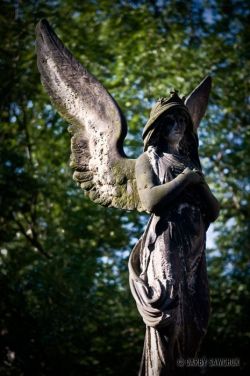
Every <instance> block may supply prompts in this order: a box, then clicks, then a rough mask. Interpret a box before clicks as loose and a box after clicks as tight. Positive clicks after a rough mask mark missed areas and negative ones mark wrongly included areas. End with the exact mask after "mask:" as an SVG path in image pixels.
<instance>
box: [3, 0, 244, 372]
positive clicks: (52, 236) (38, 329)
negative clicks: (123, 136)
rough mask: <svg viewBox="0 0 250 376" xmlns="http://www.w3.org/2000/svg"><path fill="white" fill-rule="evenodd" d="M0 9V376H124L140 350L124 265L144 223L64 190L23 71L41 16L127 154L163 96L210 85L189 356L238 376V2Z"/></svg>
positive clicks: (65, 177)
mask: <svg viewBox="0 0 250 376" xmlns="http://www.w3.org/2000/svg"><path fill="white" fill-rule="evenodd" d="M1 8H2V11H1V15H0V20H1V23H0V25H1V26H0V28H1V55H0V75H1V89H0V90H1V96H0V97H1V105H0V106H1V115H0V116H1V133H0V137H1V161H2V164H1V175H0V189H1V214H0V223H1V228H0V237H1V258H0V263H1V287H2V288H1V316H0V317H1V319H0V320H1V337H0V338H1V361H2V362H1V364H2V365H1V366H0V374H1V375H11V376H12V375H13V376H14V375H39V376H45V375H46V376H47V375H54V374H60V375H70V376H77V375H83V374H84V375H100V376H101V375H135V374H136V372H137V369H138V367H139V360H140V354H141V351H142V345H143V335H144V326H143V323H141V320H140V318H139V315H138V313H137V311H136V308H135V304H134V302H133V299H132V297H131V295H130V292H129V289H128V282H127V278H128V272H127V265H126V264H127V257H128V254H129V251H130V249H131V248H132V246H133V244H134V243H135V242H136V239H137V238H138V237H139V236H140V234H141V233H142V230H143V226H144V224H145V217H143V216H140V215H138V214H137V213H125V212H122V211H119V210H111V209H105V208H102V207H98V206H95V205H93V204H92V203H91V202H90V201H89V200H88V199H87V198H85V197H84V194H83V193H82V192H81V191H80V189H79V188H77V187H76V186H75V184H74V182H73V181H72V178H71V174H72V172H71V171H70V169H69V167H68V160H69V152H70V148H69V136H68V134H67V124H66V123H65V122H64V121H63V120H62V119H61V118H60V117H59V115H58V114H56V113H55V111H54V110H53V108H52V107H51V105H50V102H49V100H48V97H47V95H46V94H45V92H44V90H43V89H42V87H41V84H40V78H39V74H38V70H37V68H36V56H35V42H34V39H35V35H34V28H35V25H36V23H37V22H38V21H39V19H41V18H43V17H46V18H47V19H48V20H49V21H50V22H51V24H52V26H53V27H55V29H56V32H57V33H58V34H59V36H60V37H61V38H62V40H63V41H64V43H65V44H66V45H67V47H69V49H70V50H71V51H72V52H73V54H74V55H75V56H76V57H77V58H78V59H79V60H80V61H81V62H82V63H83V65H85V66H86V68H87V69H89V70H90V72H91V73H93V74H94V75H96V77H98V79H99V80H100V81H101V82H102V83H103V84H104V85H105V86H106V87H107V88H108V90H109V91H110V92H111V93H112V94H113V96H114V97H115V98H116V100H117V101H118V103H119V104H120V106H121V108H122V109H123V111H124V113H125V115H126V117H127V119H128V123H129V134H128V137H127V141H126V150H127V151H128V154H129V155H132V156H137V155H139V153H140V152H141V151H142V142H141V132H142V128H143V125H144V124H145V121H146V119H147V117H148V113H149V109H150V107H151V106H152V104H153V103H154V101H155V100H156V99H157V98H158V97H161V96H167V95H168V92H169V90H170V89H171V88H172V87H175V88H176V89H179V90H180V91H181V93H182V94H183V95H184V94H188V93H189V92H190V91H191V90H192V89H193V88H194V87H195V86H196V85H197V84H198V82H199V81H200V80H201V79H202V78H203V77H204V76H205V75H206V74H211V75H212V77H213V81H214V85H213V90H212V96H211V101H210V106H209V109H208V115H207V116H206V117H205V119H204V120H203V122H202V124H201V127H200V154H201V156H202V162H203V166H204V171H205V173H206V176H207V179H208V181H209V183H210V185H211V186H212V188H213V189H214V191H215V193H216V195H217V197H218V199H219V200H220V202H221V214H220V217H219V219H218V221H217V222H216V224H215V225H214V234H215V236H216V239H215V245H214V247H213V249H209V250H208V271H209V280H210V288H211V303H212V315H211V321H210V326H209V330H208V334H207V337H206V340H205V342H204V344H203V347H202V349H201V354H203V355H205V356H207V357H239V358H240V360H241V368H242V369H241V370H242V372H244V370H246V360H247V349H248V345H249V336H250V333H249V319H248V317H249V303H250V302H249V293H248V290H249V244H250V241H249V238H248V233H249V232H248V231H247V230H248V228H247V225H248V219H249V209H248V194H249V182H248V180H247V176H248V171H249V157H248V153H247V152H248V150H249V113H248V112H247V110H248V109H249V85H248V84H249V82H247V76H248V71H249V51H250V48H249V42H248V41H249V39H250V38H249V25H250V22H249V21H250V20H249V14H250V10H249V8H248V7H247V2H242V1H240V0H230V1H222V0H221V1H219V0H218V1H216V0H207V1H198V0H192V1H189V2H185V1H181V0H169V1H167V0H165V1H147V0H144V1H143V0H137V1H126V0H119V1H116V2H113V1H111V0H100V1H94V0H87V1H84V2H81V1H74V2H72V1H70V0H65V1H56V0H54V1H52V0H47V1H35V0H33V1H29V2H27V3H26V4H23V3H21V2H10V1H7V0H6V1H2V6H1ZM231 371H232V370H231ZM234 371H235V370H234ZM236 371H237V372H240V370H239V369H237V370H236ZM206 372H207V373H208V374H210V373H211V372H212V371H211V370H207V371H206Z"/></svg>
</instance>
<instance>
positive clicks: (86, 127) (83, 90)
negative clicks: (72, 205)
mask: <svg viewBox="0 0 250 376" xmlns="http://www.w3.org/2000/svg"><path fill="white" fill-rule="evenodd" d="M36 34H37V41H36V49H37V57H38V59H37V62H38V69H39V71H40V74H41V80H42V83H43V85H44V87H45V89H46V90H47V92H48V94H49V96H50V98H51V101H52V103H53V104H54V105H55V107H56V109H57V110H58V112H59V113H60V114H61V115H62V116H63V117H64V118H65V119H66V120H67V121H68V122H69V123H70V124H71V126H70V127H69V132H70V133H71V135H72V138H71V163H70V165H71V167H73V168H74V169H75V172H74V174H73V179H74V180H76V181H77V182H78V183H79V184H80V185H81V188H83V189H84V190H85V191H86V193H87V195H88V196H89V197H90V199H91V200H92V201H94V202H95V203H98V204H101V205H103V206H108V207H115V208H121V209H125V210H133V209H137V210H138V211H142V210H143V209H142V205H141V203H140V199H139V195H138V192H137V186H136V179H135V161H136V160H135V159H128V158H127V157H126V155H125V153H124V151H123V141H124V138H125V136H126V133H127V125H126V120H125V118H124V116H123V114H122V112H121V110H120V108H119V107H118V105H117V103H116V102H115V100H114V99H113V98H112V97H111V95H110V94H109V93H108V92H107V91H106V90H105V88H104V87H103V86H102V85H101V84H100V82H98V81H97V80H96V79H95V78H94V77H93V76H92V75H91V74H90V73H89V72H88V71H87V70H86V69H85V68H84V67H83V66H82V65H81V64H80V63H79V62H78V61H77V60H75V58H74V57H73V56H72V54H71V53H70V52H69V51H68V50H67V49H66V48H65V46H64V45H63V43H62V42H61V41H60V39H59V38H58V37H57V35H56V34H55V33H54V31H53V30H52V28H51V27H50V25H49V23H48V22H47V21H46V20H41V21H40V22H39V23H38V25H37V27H36Z"/></svg>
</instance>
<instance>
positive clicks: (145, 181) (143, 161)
mask: <svg viewBox="0 0 250 376" xmlns="http://www.w3.org/2000/svg"><path fill="white" fill-rule="evenodd" d="M135 173H136V182H137V187H138V192H139V196H140V200H141V203H142V206H143V207H144V209H145V210H147V211H148V212H151V213H155V214H157V213H159V212H160V211H161V210H162V209H163V207H166V206H167V205H169V204H171V203H172V202H173V200H174V199H176V198H177V197H178V196H179V195H180V194H181V193H182V192H183V190H184V189H185V188H186V187H187V186H188V185H189V184H191V183H192V184H194V183H198V182H200V181H201V180H202V177H201V176H200V175H199V174H198V173H197V172H194V171H192V170H190V169H188V168H187V169H185V170H184V171H183V173H181V174H179V175H178V176H177V177H176V178H174V179H173V180H171V181H170V182H167V183H164V184H161V185H159V183H158V182H157V178H156V176H155V173H154V171H153V169H152V166H151V164H150V161H149V158H148V156H147V154H146V153H144V154H142V155H141V156H140V157H139V158H138V160H137V163H136V167H135Z"/></svg>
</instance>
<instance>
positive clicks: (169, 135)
mask: <svg viewBox="0 0 250 376" xmlns="http://www.w3.org/2000/svg"><path fill="white" fill-rule="evenodd" d="M187 124H188V119H187V115H186V114H185V112H184V111H178V110H175V111H172V112H169V113H167V114H166V115H165V116H164V117H163V119H162V126H161V136H162V137H163V138H165V140H166V141H167V142H168V144H170V145H178V144H179V142H180V141H181V139H182V138H183V136H184V133H185V130H186V127H187Z"/></svg>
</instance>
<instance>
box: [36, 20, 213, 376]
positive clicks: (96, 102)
mask: <svg viewBox="0 0 250 376" xmlns="http://www.w3.org/2000/svg"><path fill="white" fill-rule="evenodd" d="M36 32H37V55H38V68H39V71H40V73H41V80H42V83H43V85H44V87H45V89H46V90H47V92H48V94H49V96H50V98H51V101H52V103H53V104H54V106H55V107H56V109H57V110H58V112H59V113H60V114H61V115H62V116H63V117H64V118H65V119H66V120H67V121H68V122H69V123H70V124H71V125H70V127H69V132H70V133H71V135H72V138H71V166H72V167H73V169H74V170H75V172H74V175H73V178H74V179H75V180H76V181H77V182H78V183H79V184H80V186H81V188H83V189H84V191H85V192H86V194H87V195H88V196H89V197H90V199H91V200H93V201H94V202H95V203H97V204H101V205H103V206H106V207H115V208H120V209H125V210H138V211H145V212H148V213H150V214H151V216H150V219H149V222H148V225H147V227H146V230H145V232H144V234H143V235H142V237H141V238H140V240H139V241H138V243H137V244H136V246H135V247H134V249H133V250H132V253H131V255H130V260H129V275H130V287H131V292H132V294H133V297H134V299H135V302H136V305H137V308H138V311H139V313H140V314H141V316H142V319H143V321H144V322H145V324H146V335H145V342H144V350H143V356H142V361H141V367H140V371H139V374H140V375H141V376H143V375H145V376H160V375H174V374H176V373H178V372H179V371H181V369H180V368H178V359H187V358H190V357H194V356H195V355H196V353H197V351H198V349H199V346H200V343H201V341H202V338H203V337H204V335H205V333H206V329H207V324H208V318H209V291H208V281H207V271H206V259H205V242H206V230H207V228H208V226H209V224H210V223H211V222H213V221H215V219H216V218H217V216H218V213H219V204H218V201H217V200H216V198H215V197H214V195H213V194H212V192H211V191H210V189H209V187H208V185H207V183H206V181H205V178H204V175H203V173H202V169H201V164H200V160H199V155H198V137H197V128H198V125H199V123H200V121H201V119H202V117H203V115H204V113H205V111H206V107H207V104H208V97H209V92H210V89H211V78H210V77H207V78H205V79H204V80H203V81H202V82H201V83H200V84H199V85H198V86H197V88H196V89H195V90H194V91H193V92H192V93H191V94H190V95H189V96H188V97H187V98H186V99H185V100H184V99H183V98H182V99H181V98H180V97H179V96H178V93H177V92H176V91H174V92H172V93H171V96H170V97H169V98H161V99H160V100H158V101H157V103H156V105H155V106H154V107H153V108H152V110H151V113H150V117H149V120H148V122H147V124H146V125H145V127H144V130H143V136H142V137H143V142H144V152H143V154H142V155H141V156H140V157H139V158H137V159H128V158H127V157H126V155H125V153H124V150H123V141H124V138H125V136H126V132H127V126H126V120H125V117H124V115H123V114H122V112H121V110H120V108H119V106H118V104H117V103H116V101H115V100H114V98H112V96H111V95H110V94H109V93H108V92H107V90H106V89H105V88H104V87H103V86H102V85H101V84H100V82H98V81H97V79H96V78H95V77H93V76H92V75H91V74H90V73H89V72H87V70H86V69H85V68H84V67H83V66H82V65H81V64H80V63H79V62H78V61H77V60H75V59H74V57H73V56H72V55H71V53H70V52H69V51H68V50H67V49H66V48H65V46H64V45H63V43H62V42H61V41H60V40H59V38H58V37H57V36H56V34H55V33H54V32H53V30H52V28H51V27H50V25H49V24H48V22H47V21H46V20H42V21H40V22H39V24H38V25H37V29H36Z"/></svg>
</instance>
